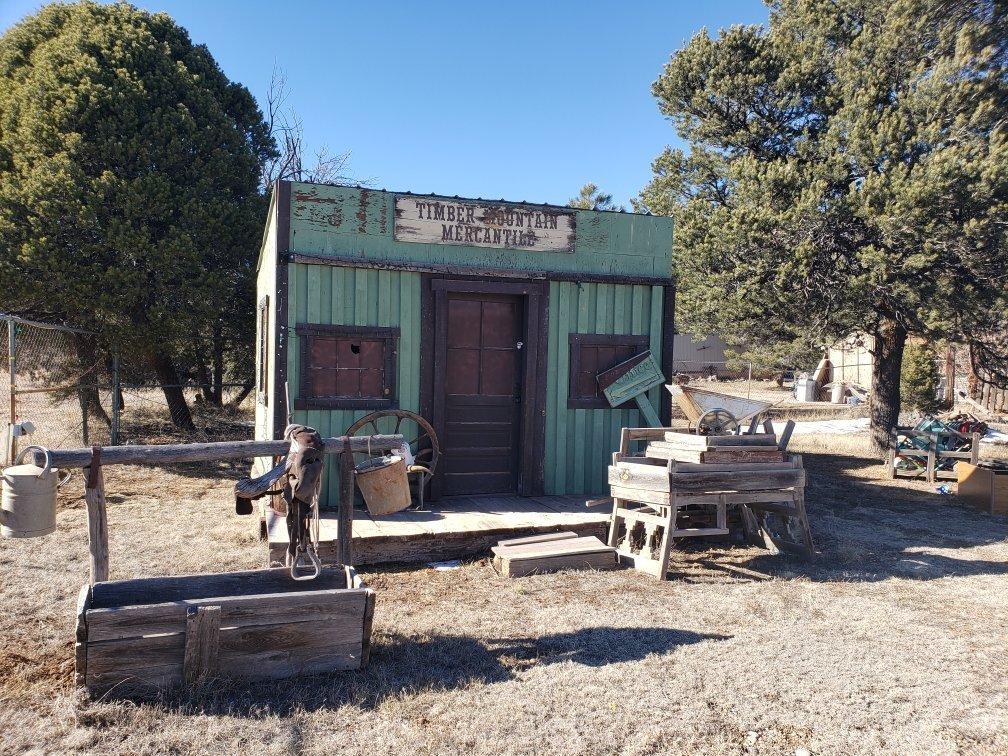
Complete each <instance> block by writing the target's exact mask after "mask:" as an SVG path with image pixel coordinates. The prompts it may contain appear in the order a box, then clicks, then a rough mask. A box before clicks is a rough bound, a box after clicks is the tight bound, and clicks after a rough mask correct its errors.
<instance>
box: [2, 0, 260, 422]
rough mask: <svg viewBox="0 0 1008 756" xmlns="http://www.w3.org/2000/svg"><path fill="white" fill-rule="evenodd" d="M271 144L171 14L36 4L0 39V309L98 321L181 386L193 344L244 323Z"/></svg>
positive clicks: (147, 365) (138, 359) (123, 349)
mask: <svg viewBox="0 0 1008 756" xmlns="http://www.w3.org/2000/svg"><path fill="white" fill-rule="evenodd" d="M275 152H276V148H275V144H274V142H273V139H272V137H271V136H270V135H269V132H268V128H267V126H266V124H265V122H264V119H263V116H262V113H261V112H260V111H259V109H258V107H257V106H256V103H255V100H254V99H253V98H252V96H251V94H250V93H249V92H248V90H247V89H245V87H243V86H241V85H238V84H235V83H233V82H231V81H229V80H228V78H227V77H226V76H225V75H224V73H223V72H222V71H221V69H220V67H219V66H218V65H217V63H216V62H215V61H214V59H213V57H212V56H211V55H210V53H209V51H208V50H207V48H206V47H204V46H202V45H195V44H193V42H192V40H191V39H190V38H189V35H188V34H187V32H186V31H185V30H184V29H182V28H181V27H179V26H178V25H177V24H176V23H175V22H174V21H173V20H172V19H171V18H170V17H169V16H167V15H165V14H162V13H156V14H151V13H147V12H145V11H141V10H138V9H137V8H135V7H134V6H132V5H129V4H126V3H117V4H114V5H99V4H98V3H95V2H78V3H74V4H68V5H62V4H53V5H48V6H46V7H44V8H43V9H42V10H40V11H39V12H38V13H36V14H35V15H33V16H30V17H28V18H26V19H25V20H23V21H21V22H20V23H18V24H17V25H15V26H13V27H12V28H10V29H9V30H8V31H7V32H6V33H5V34H4V35H3V36H2V37H0V292H2V294H0V307H3V308H4V309H10V310H14V311H20V312H32V313H35V314H41V315H45V316H48V317H52V318H56V319H60V320H63V321H65V322H67V323H70V324H73V325H79V326H83V327H86V328H91V329H96V330H98V331H99V332H100V333H101V335H102V337H103V339H104V340H105V341H106V342H107V345H110V346H114V347H116V348H117V349H118V350H119V351H120V353H121V354H122V355H123V357H124V359H127V360H129V361H132V362H135V363H138V364H142V365H143V367H144V369H146V370H147V371H149V372H151V373H153V374H154V375H155V376H156V377H157V379H158V380H159V382H161V383H162V384H178V383H179V382H180V375H179V371H178V367H179V364H180V362H179V360H180V357H181V356H182V355H183V354H185V353H187V352H192V351H193V345H194V342H195V341H196V340H198V339H202V338H208V337H209V336H210V334H213V333H217V332H220V333H229V332H231V331H233V330H234V328H233V324H234V323H236V322H245V323H248V324H252V323H253V322H254V319H253V313H252V308H253V302H252V296H251V294H250V291H251V289H252V285H253V284H252V280H253V276H254V268H255V258H256V253H257V250H258V247H259V240H260V238H261V235H262V223H263V218H264V215H265V202H264V198H263V197H262V195H261V192H260V190H259V179H260V166H261V165H262V164H263V163H264V162H265V161H266V160H268V159H269V158H270V156H272V155H274V154H275ZM249 327H251V326H249ZM242 346H243V347H247V345H244V344H243V345H242ZM165 394H166V399H167V400H168V403H169V406H170V409H171V411H172V416H173V418H174V419H175V420H176V422H177V423H178V424H179V425H181V426H183V427H191V426H192V420H191V418H190V415H189V411H188V408H187V406H186V404H185V400H184V398H183V396H182V391H181V389H166V390H165Z"/></svg>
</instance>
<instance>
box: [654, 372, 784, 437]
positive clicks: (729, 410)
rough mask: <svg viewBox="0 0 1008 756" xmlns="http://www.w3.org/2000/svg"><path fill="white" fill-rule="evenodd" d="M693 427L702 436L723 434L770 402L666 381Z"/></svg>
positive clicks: (758, 413) (731, 431) (765, 409)
mask: <svg viewBox="0 0 1008 756" xmlns="http://www.w3.org/2000/svg"><path fill="white" fill-rule="evenodd" d="M665 388H667V389H668V390H669V392H670V393H671V394H672V398H673V399H674V400H675V402H676V404H678V405H679V409H681V410H682V411H683V414H684V415H686V419H687V420H689V422H690V425H691V426H693V429H694V430H695V431H696V432H697V433H700V434H702V435H707V436H724V435H728V434H731V433H734V432H735V430H736V429H737V428H738V427H739V426H741V425H742V424H743V423H745V422H746V421H747V420H751V419H752V418H754V417H757V416H758V415H761V414H763V413H764V412H766V411H767V410H768V409H770V407H772V406H773V402H761V401H758V400H756V399H744V398H742V397H739V396H730V395H729V394H720V393H718V392H717V391H708V390H707V389H702V388H695V387H693V386H680V385H678V384H674V383H668V384H665Z"/></svg>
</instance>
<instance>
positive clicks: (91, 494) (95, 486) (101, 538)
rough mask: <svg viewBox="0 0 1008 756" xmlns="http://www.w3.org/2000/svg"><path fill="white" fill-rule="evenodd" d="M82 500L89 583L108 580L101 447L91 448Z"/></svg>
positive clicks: (106, 520) (106, 518) (106, 531)
mask: <svg viewBox="0 0 1008 756" xmlns="http://www.w3.org/2000/svg"><path fill="white" fill-rule="evenodd" d="M85 469H86V475H87V482H86V483H85V484H84V501H85V502H86V503H87V517H88V551H89V552H90V553H91V585H94V584H95V583H98V582H101V581H103V580H108V576H109V552H108V517H107V514H106V511H105V481H104V480H103V479H102V469H101V447H99V446H95V447H92V449H91V464H90V465H88V466H87V468H85Z"/></svg>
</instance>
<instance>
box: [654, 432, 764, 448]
mask: <svg viewBox="0 0 1008 756" xmlns="http://www.w3.org/2000/svg"><path fill="white" fill-rule="evenodd" d="M664 441H665V443H668V444H675V445H679V446H682V447H684V448H689V449H695V448H700V449H702V450H706V449H707V448H710V447H716V446H773V447H776V446H777V437H776V436H775V435H774V434H773V433H752V434H747V435H742V436H700V435H697V434H693V433H679V432H677V431H665V439H664Z"/></svg>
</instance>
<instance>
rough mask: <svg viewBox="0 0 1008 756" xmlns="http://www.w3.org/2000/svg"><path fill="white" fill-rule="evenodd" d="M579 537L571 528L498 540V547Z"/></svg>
mask: <svg viewBox="0 0 1008 756" xmlns="http://www.w3.org/2000/svg"><path fill="white" fill-rule="evenodd" d="M577 537H578V534H577V533H572V532H571V531H569V530H564V531H561V532H559V533H540V534H539V535H534V536H525V537H524V538H506V539H504V540H503V541H498V542H497V548H500V547H502V546H524V545H525V544H529V543H545V542H547V541H565V540H567V539H570V538H577Z"/></svg>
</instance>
